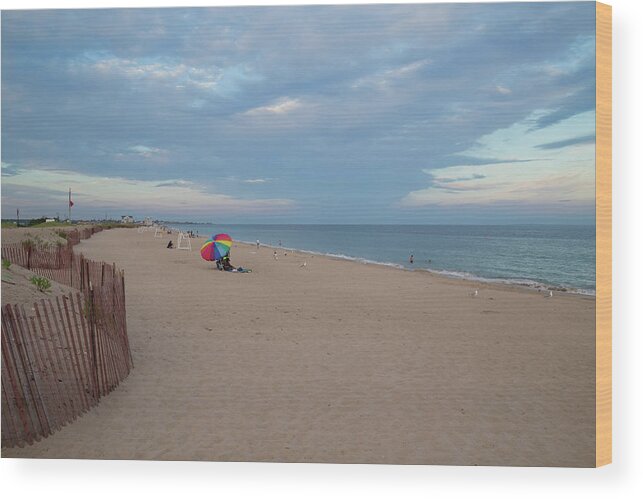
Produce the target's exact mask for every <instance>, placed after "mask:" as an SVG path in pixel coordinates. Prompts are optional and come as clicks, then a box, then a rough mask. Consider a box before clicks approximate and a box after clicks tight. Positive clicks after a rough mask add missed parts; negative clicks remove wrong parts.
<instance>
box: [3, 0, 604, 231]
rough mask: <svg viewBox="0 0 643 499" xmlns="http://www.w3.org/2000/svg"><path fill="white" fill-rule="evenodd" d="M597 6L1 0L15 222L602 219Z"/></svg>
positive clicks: (7, 196) (8, 185)
mask: <svg viewBox="0 0 643 499" xmlns="http://www.w3.org/2000/svg"><path fill="white" fill-rule="evenodd" d="M594 9H595V4H594V3H593V2H560V3H559V2H556V3H502V4H501V3H498V4H493V3H490V4H480V3H479V4H424V5H423V4H413V5H359V6H348V5H342V6H300V7H292V6H287V7H276V6H272V7H219V8H148V9H106V10H99V9H91V10H30V11H19V10H13V11H3V12H2V177H1V180H2V217H3V218H14V217H15V213H16V209H18V208H19V209H20V213H21V217H24V218H31V217H34V218H35V217H39V216H42V215H45V216H55V215H56V214H60V216H61V217H63V216H66V213H67V202H68V190H69V189H70V188H71V189H72V199H73V201H74V207H73V213H72V218H85V219H89V218H101V219H102V218H105V217H108V218H120V216H121V215H133V216H135V217H136V218H137V219H140V218H143V217H145V216H151V217H153V218H159V219H163V220H173V221H186V220H192V221H204V222H211V223H215V222H222V223H413V224H421V223H489V224H493V223H583V224H586V223H587V224H593V223H594V206H595V203H594V202H595V195H594V183H595V28H594V25H595V10H594Z"/></svg>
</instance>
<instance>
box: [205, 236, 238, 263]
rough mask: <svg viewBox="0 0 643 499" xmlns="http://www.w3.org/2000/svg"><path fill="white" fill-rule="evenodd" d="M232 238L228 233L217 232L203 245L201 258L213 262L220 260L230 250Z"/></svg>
mask: <svg viewBox="0 0 643 499" xmlns="http://www.w3.org/2000/svg"><path fill="white" fill-rule="evenodd" d="M231 246H232V238H231V237H230V236H229V235H228V234H217V235H216V236H212V237H211V238H210V239H208V240H207V241H206V242H205V243H203V246H201V258H203V259H204V260H207V261H209V262H212V261H214V260H220V259H221V258H223V257H224V256H226V255H227V254H228V253H229V252H230V247H231Z"/></svg>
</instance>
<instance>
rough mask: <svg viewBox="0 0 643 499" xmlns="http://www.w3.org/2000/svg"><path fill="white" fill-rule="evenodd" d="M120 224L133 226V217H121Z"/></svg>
mask: <svg viewBox="0 0 643 499" xmlns="http://www.w3.org/2000/svg"><path fill="white" fill-rule="evenodd" d="M121 223H122V224H133V223H134V217H133V216H132V215H121Z"/></svg>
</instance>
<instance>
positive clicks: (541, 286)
mask: <svg viewBox="0 0 643 499" xmlns="http://www.w3.org/2000/svg"><path fill="white" fill-rule="evenodd" d="M421 270H423V271H425V272H430V273H432V274H437V275H441V276H444V277H450V278H453V279H462V280H466V281H476V282H484V283H489V284H508V285H510V286H523V287H526V288H530V289H533V290H535V291H559V292H562V293H573V294H579V295H587V296H596V291H595V290H593V289H583V288H573V287H567V286H558V285H552V284H547V283H544V282H539V281H534V280H532V279H519V278H509V277H507V278H500V277H481V276H478V275H475V274H471V273H470V272H458V271H454V270H436V269H429V268H426V269H421Z"/></svg>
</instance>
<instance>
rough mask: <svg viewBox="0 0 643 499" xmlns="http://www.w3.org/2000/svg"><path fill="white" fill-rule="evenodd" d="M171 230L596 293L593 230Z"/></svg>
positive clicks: (554, 227) (529, 227) (531, 227)
mask: <svg viewBox="0 0 643 499" xmlns="http://www.w3.org/2000/svg"><path fill="white" fill-rule="evenodd" d="M166 225H168V226H170V227H174V228H175V229H181V230H192V231H193V232H194V233H195V234H196V233H197V232H198V233H199V235H200V236H210V235H212V234H216V233H219V232H225V233H228V234H229V235H230V236H231V237H232V239H233V240H235V241H240V242H248V243H255V242H256V241H257V239H258V240H259V241H260V242H261V244H262V245H267V246H274V247H276V248H278V247H279V246H280V244H281V247H282V248H283V249H284V250H286V249H296V250H303V251H308V252H312V253H317V254H322V255H330V256H335V257H339V258H345V259H350V260H356V261H361V262H364V263H378V264H382V265H392V266H396V267H400V268H405V269H413V270H428V271H432V272H436V273H439V274H444V275H448V276H452V277H458V278H462V279H471V280H477V281H487V282H504V283H510V284H519V285H524V286H529V287H533V288H537V289H547V288H549V289H557V290H565V291H570V292H575V293H583V294H591V295H593V294H595V290H596V265H595V261H596V244H595V242H596V228H595V226H593V225H226V224H221V225H216V224H203V223H195V224H181V223H175V222H166ZM410 255H413V260H414V262H413V263H412V264H411V263H410V262H409V257H410Z"/></svg>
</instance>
